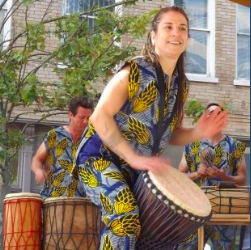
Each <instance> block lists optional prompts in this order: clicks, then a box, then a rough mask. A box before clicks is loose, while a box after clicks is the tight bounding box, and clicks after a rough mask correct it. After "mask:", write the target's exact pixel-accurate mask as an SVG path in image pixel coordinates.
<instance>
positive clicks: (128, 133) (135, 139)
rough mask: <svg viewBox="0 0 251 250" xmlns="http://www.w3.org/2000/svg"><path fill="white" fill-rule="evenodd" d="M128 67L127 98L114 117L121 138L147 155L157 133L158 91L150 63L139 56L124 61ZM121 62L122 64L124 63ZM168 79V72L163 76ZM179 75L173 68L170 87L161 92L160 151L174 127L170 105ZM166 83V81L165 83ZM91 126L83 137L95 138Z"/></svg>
mask: <svg viewBox="0 0 251 250" xmlns="http://www.w3.org/2000/svg"><path fill="white" fill-rule="evenodd" d="M125 65H129V66H130V73H129V84H128V100H127V101H126V103H125V104H124V105H123V107H122V108H121V110H120V112H118V113H117V114H116V115H115V116H114V119H115V121H116V124H117V126H118V128H119V129H120V131H121V133H122V135H123V136H124V138H125V139H126V140H127V141H128V143H129V144H130V145H131V146H132V148H134V149H135V150H136V151H137V152H139V153H141V154H144V155H148V156H150V155H151V154H152V150H153V145H154V140H155V138H156V134H157V123H158V119H159V99H160V94H159V90H158V85H157V76H156V71H155V68H154V66H153V65H152V63H150V62H148V61H146V60H145V59H144V58H143V57H137V58H134V59H131V60H129V61H127V62H126V63H125ZM125 65H124V66H125ZM164 81H165V82H166V83H167V82H168V75H164ZM184 81H185V82H184V83H183V86H184V87H183V100H184V102H185V100H186V98H187V94H188V80H187V78H186V79H184ZM178 84H179V77H178V73H177V70H175V71H174V74H173V76H172V82H171V87H170V89H167V88H166V91H165V104H164V105H165V106H164V124H163V125H164V126H165V127H166V128H167V129H166V131H165V132H164V134H163V136H162V138H161V141H160V146H159V149H160V152H161V150H163V149H164V148H165V147H166V145H167V143H168V141H169V140H170V137H171V135H172V132H173V131H174V130H175V129H176V127H177V121H178V117H177V115H176V114H174V115H173V112H174V105H175V101H176V97H177V92H178ZM166 85H167V84H166ZM94 134H95V130H94V128H93V126H92V125H89V129H88V132H87V133H86V135H85V137H86V138H90V137H92V136H95V137H97V134H95V135H94Z"/></svg>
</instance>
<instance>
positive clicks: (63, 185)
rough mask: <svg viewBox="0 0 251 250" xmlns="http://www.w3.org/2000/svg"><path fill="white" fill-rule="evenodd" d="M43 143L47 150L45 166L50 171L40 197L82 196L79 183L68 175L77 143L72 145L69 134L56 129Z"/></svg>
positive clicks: (61, 129) (51, 131)
mask: <svg viewBox="0 0 251 250" xmlns="http://www.w3.org/2000/svg"><path fill="white" fill-rule="evenodd" d="M44 143H45V147H46V150H47V157H46V163H45V164H46V166H47V167H49V169H50V170H51V171H50V174H49V177H48V180H47V181H46V182H45V185H44V188H43V190H42V192H41V195H42V197H43V198H47V197H58V196H67V197H73V196H83V194H84V189H83V188H82V187H81V186H80V184H81V183H79V181H78V179H77V178H75V177H74V176H71V174H70V172H71V171H72V168H73V161H74V159H75V157H76V150H77V147H78V145H79V141H77V142H76V143H73V139H72V136H71V134H70V133H68V132H67V131H66V130H65V129H64V128H63V127H58V128H56V129H52V130H50V131H49V132H48V133H47V135H46V136H45V137H44Z"/></svg>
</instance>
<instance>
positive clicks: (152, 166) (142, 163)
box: [128, 155, 171, 174]
mask: <svg viewBox="0 0 251 250" xmlns="http://www.w3.org/2000/svg"><path fill="white" fill-rule="evenodd" d="M128 164H129V165H130V166H131V167H132V168H134V169H137V170H149V171H151V172H153V173H155V174H162V173H164V172H165V171H166V170H167V168H168V167H169V166H171V163H170V161H169V160H168V159H165V158H162V157H156V156H152V157H150V156H140V155H135V157H132V158H131V159H130V160H129V161H128Z"/></svg>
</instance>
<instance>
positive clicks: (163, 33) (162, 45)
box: [151, 11, 188, 59]
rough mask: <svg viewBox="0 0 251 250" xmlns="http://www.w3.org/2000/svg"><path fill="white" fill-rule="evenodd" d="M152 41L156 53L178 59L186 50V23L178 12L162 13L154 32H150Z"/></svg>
mask: <svg viewBox="0 0 251 250" xmlns="http://www.w3.org/2000/svg"><path fill="white" fill-rule="evenodd" d="M151 37H152V43H153V45H154V47H155V52H156V53H157V55H159V56H161V57H164V58H174V59H178V58H179V56H180V55H181V54H182V53H183V52H184V51H185V50H186V47H187V42H188V25H187V21H186V18H185V17H184V16H183V15H182V14H181V13H179V12H175V11H169V12H167V13H165V14H163V15H162V17H161V19H160V22H159V24H158V28H157V31H156V32H154V31H153V32H152V34H151Z"/></svg>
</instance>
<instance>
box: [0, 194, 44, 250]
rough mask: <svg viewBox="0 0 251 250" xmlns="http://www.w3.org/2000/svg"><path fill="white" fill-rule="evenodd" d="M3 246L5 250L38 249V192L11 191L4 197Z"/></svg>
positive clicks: (39, 212) (40, 225)
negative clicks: (11, 192)
mask: <svg viewBox="0 0 251 250" xmlns="http://www.w3.org/2000/svg"><path fill="white" fill-rule="evenodd" d="M3 203H4V226H3V247H4V249H5V250H7V249H8V250H9V249H18V250H40V249H41V231H42V217H41V215H42V213H41V212H42V203H43V200H42V198H41V196H40V195H39V194H32V193H13V194H7V195H6V197H5V199H4V202H3Z"/></svg>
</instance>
